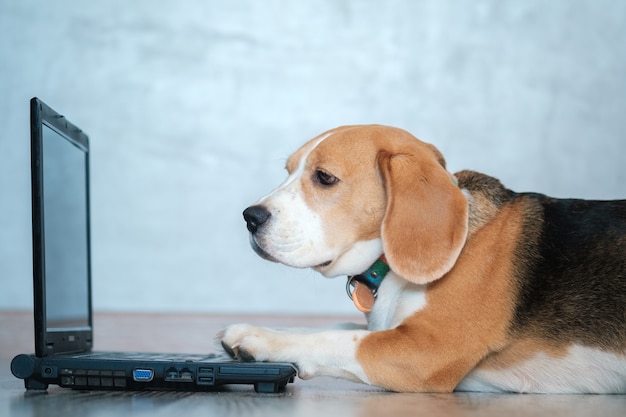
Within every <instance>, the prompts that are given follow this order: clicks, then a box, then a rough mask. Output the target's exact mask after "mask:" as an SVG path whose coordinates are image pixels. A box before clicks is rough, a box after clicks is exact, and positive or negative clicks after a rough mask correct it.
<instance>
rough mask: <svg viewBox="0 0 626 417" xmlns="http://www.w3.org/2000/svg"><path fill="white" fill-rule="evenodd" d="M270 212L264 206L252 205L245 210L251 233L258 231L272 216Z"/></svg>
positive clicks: (244, 215) (244, 213) (245, 217)
mask: <svg viewBox="0 0 626 417" xmlns="http://www.w3.org/2000/svg"><path fill="white" fill-rule="evenodd" d="M270 215H271V214H270V212H269V211H267V209H266V208H265V207H263V206H250V207H248V208H247V209H245V210H244V211H243V218H244V219H245V220H246V226H247V227H248V230H249V231H250V233H256V231H257V230H258V229H259V227H260V226H262V225H263V223H265V222H266V221H267V219H269V218H270Z"/></svg>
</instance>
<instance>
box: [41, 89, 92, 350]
mask: <svg viewBox="0 0 626 417" xmlns="http://www.w3.org/2000/svg"><path fill="white" fill-rule="evenodd" d="M44 126H46V127H47V128H50V129H52V130H53V131H55V132H56V133H58V134H59V135H60V136H62V137H63V138H65V139H66V140H68V141H70V142H71V143H73V144H74V145H75V146H76V147H78V148H79V149H80V150H81V151H82V152H84V154H85V172H84V175H85V176H86V177H85V184H86V186H85V193H86V199H87V200H86V211H87V212H86V219H87V222H86V223H87V224H86V233H87V242H86V246H87V247H86V249H87V254H86V255H87V276H86V277H85V279H86V280H87V304H88V309H87V310H88V318H87V319H88V323H87V326H80V327H76V328H63V329H58V328H55V329H48V323H47V317H46V268H45V265H46V264H45V262H46V260H45V224H44V222H45V219H44V203H45V202H44V192H43V191H44V188H43V187H44V178H43V164H45V161H44V160H43V134H44V133H43V130H44ZM30 127H31V186H32V189H31V192H32V226H33V230H32V232H33V237H32V240H33V242H32V243H33V313H34V324H35V355H36V356H38V357H44V356H50V355H53V354H58V353H69V352H84V351H89V350H91V347H92V345H93V321H92V319H93V317H92V306H91V248H90V246H91V245H90V226H89V225H90V217H89V216H90V214H89V138H88V137H87V135H86V134H85V133H84V132H83V131H82V130H80V129H79V128H78V127H76V126H75V125H73V124H72V123H70V122H69V121H68V120H67V119H65V117H63V116H62V115H61V114H59V113H57V112H56V111H55V110H53V109H52V108H50V107H49V106H47V105H46V104H45V103H43V102H42V101H41V100H39V99H38V98H37V97H33V98H32V99H31V101H30ZM82 174H83V173H80V174H79V175H82ZM77 256H84V255H82V254H81V255H79V254H77Z"/></svg>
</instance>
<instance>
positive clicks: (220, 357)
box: [71, 352, 232, 362]
mask: <svg viewBox="0 0 626 417" xmlns="http://www.w3.org/2000/svg"><path fill="white" fill-rule="evenodd" d="M71 357H72V358H76V359H112V360H116V359H117V360H137V361H158V362H187V361H192V362H201V361H232V358H230V357H229V356H228V355H226V354H225V353H209V354H187V353H152V352H89V353H80V354H76V355H72V356H71Z"/></svg>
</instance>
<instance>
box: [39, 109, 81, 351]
mask: <svg viewBox="0 0 626 417" xmlns="http://www.w3.org/2000/svg"><path fill="white" fill-rule="evenodd" d="M33 106H34V107H33ZM31 123H32V126H31V133H32V136H31V141H32V169H33V256H34V266H33V269H34V271H33V273H34V285H35V309H34V310H35V321H36V327H37V322H38V321H39V323H38V324H39V326H40V327H41V328H40V329H39V330H37V329H36V339H37V336H39V340H38V341H36V347H37V350H39V349H42V350H43V351H42V352H36V353H37V354H41V355H42V356H44V355H45V354H46V353H44V352H47V354H50V353H58V352H59V351H77V350H84V349H85V346H84V344H85V343H88V344H90V343H91V335H90V334H88V333H90V330H91V306H90V303H91V297H90V288H89V285H90V265H89V259H90V254H89V156H88V155H89V153H88V152H89V143H88V139H87V136H86V135H85V134H84V133H83V132H82V131H80V129H78V128H76V127H75V126H74V125H72V124H71V123H70V122H68V121H67V120H66V119H65V118H64V117H63V116H61V115H59V114H57V113H56V112H55V111H54V110H52V109H51V108H49V107H47V106H46V105H45V104H44V103H42V102H41V101H39V100H37V99H33V101H31Z"/></svg>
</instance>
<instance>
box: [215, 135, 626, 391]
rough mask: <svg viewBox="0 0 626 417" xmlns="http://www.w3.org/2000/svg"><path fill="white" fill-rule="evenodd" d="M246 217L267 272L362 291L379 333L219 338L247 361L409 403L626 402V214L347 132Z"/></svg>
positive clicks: (305, 159) (359, 297)
mask: <svg viewBox="0 0 626 417" xmlns="http://www.w3.org/2000/svg"><path fill="white" fill-rule="evenodd" d="M286 168H287V172H288V174H289V175H288V177H287V179H286V181H285V182H284V183H283V184H282V185H280V186H279V187H278V188H277V189H275V190H274V191H272V192H271V193H270V194H268V195H267V196H265V197H263V198H261V199H260V200H259V201H258V202H257V203H256V204H255V205H253V206H251V207H249V208H247V209H246V210H245V211H244V218H245V220H246V222H247V228H248V230H249V232H250V242H251V245H252V247H253V248H254V250H255V251H256V252H257V253H258V254H259V255H260V256H261V257H263V258H265V259H267V260H270V261H274V262H280V263H283V264H285V265H288V266H291V267H296V268H313V269H314V270H316V271H319V272H320V273H322V274H323V275H324V276H327V277H335V276H340V275H345V276H348V277H349V278H348V284H347V288H348V289H349V292H350V295H351V297H352V298H353V299H354V302H355V305H356V306H357V308H359V309H360V310H361V311H364V312H365V315H366V318H367V325H366V326H357V325H354V326H345V327H343V328H328V329H318V330H308V331H304V330H295V329H294V330H273V329H268V328H260V327H254V326H250V325H245V324H240V325H233V326H230V327H228V328H226V329H225V330H224V331H223V332H222V333H220V334H219V335H218V339H219V340H220V341H221V344H222V346H223V347H224V349H225V350H226V351H227V352H228V353H229V354H230V355H231V356H233V357H234V358H239V359H242V360H256V361H280V362H293V363H294V364H296V366H297V368H298V371H299V376H300V377H302V378H310V377H314V376H332V377H340V378H347V379H350V380H354V381H361V382H364V383H367V384H372V385H377V386H380V387H384V388H386V389H389V390H393V391H400V392H451V391H453V390H461V391H495V392H527V393H624V392H626V200H620V201H588V200H574V199H555V198H550V197H547V196H545V195H541V194H534V193H515V192H513V191H511V190H508V189H506V188H505V187H503V186H502V184H501V183H500V182H499V181H498V180H497V179H495V178H492V177H489V176H487V175H484V174H480V173H478V172H473V171H461V172H458V173H456V174H455V175H452V174H450V173H448V172H447V171H446V164H445V160H444V158H443V156H442V155H441V154H440V152H439V151H438V150H437V149H436V148H435V147H434V146H432V145H430V144H427V143H424V142H422V141H420V140H418V139H416V138H415V137H414V136H412V135H411V134H409V133H408V132H406V131H404V130H401V129H397V128H392V127H386V126H378V125H369V126H344V127H339V128H336V129H333V130H330V131H328V132H326V133H323V134H322V135H320V136H318V137H316V138H314V139H312V140H310V141H309V142H307V143H306V144H305V145H304V146H302V147H301V148H300V149H299V150H298V151H296V152H295V153H294V154H293V155H292V156H291V157H290V158H289V159H288V161H287V166H286Z"/></svg>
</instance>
